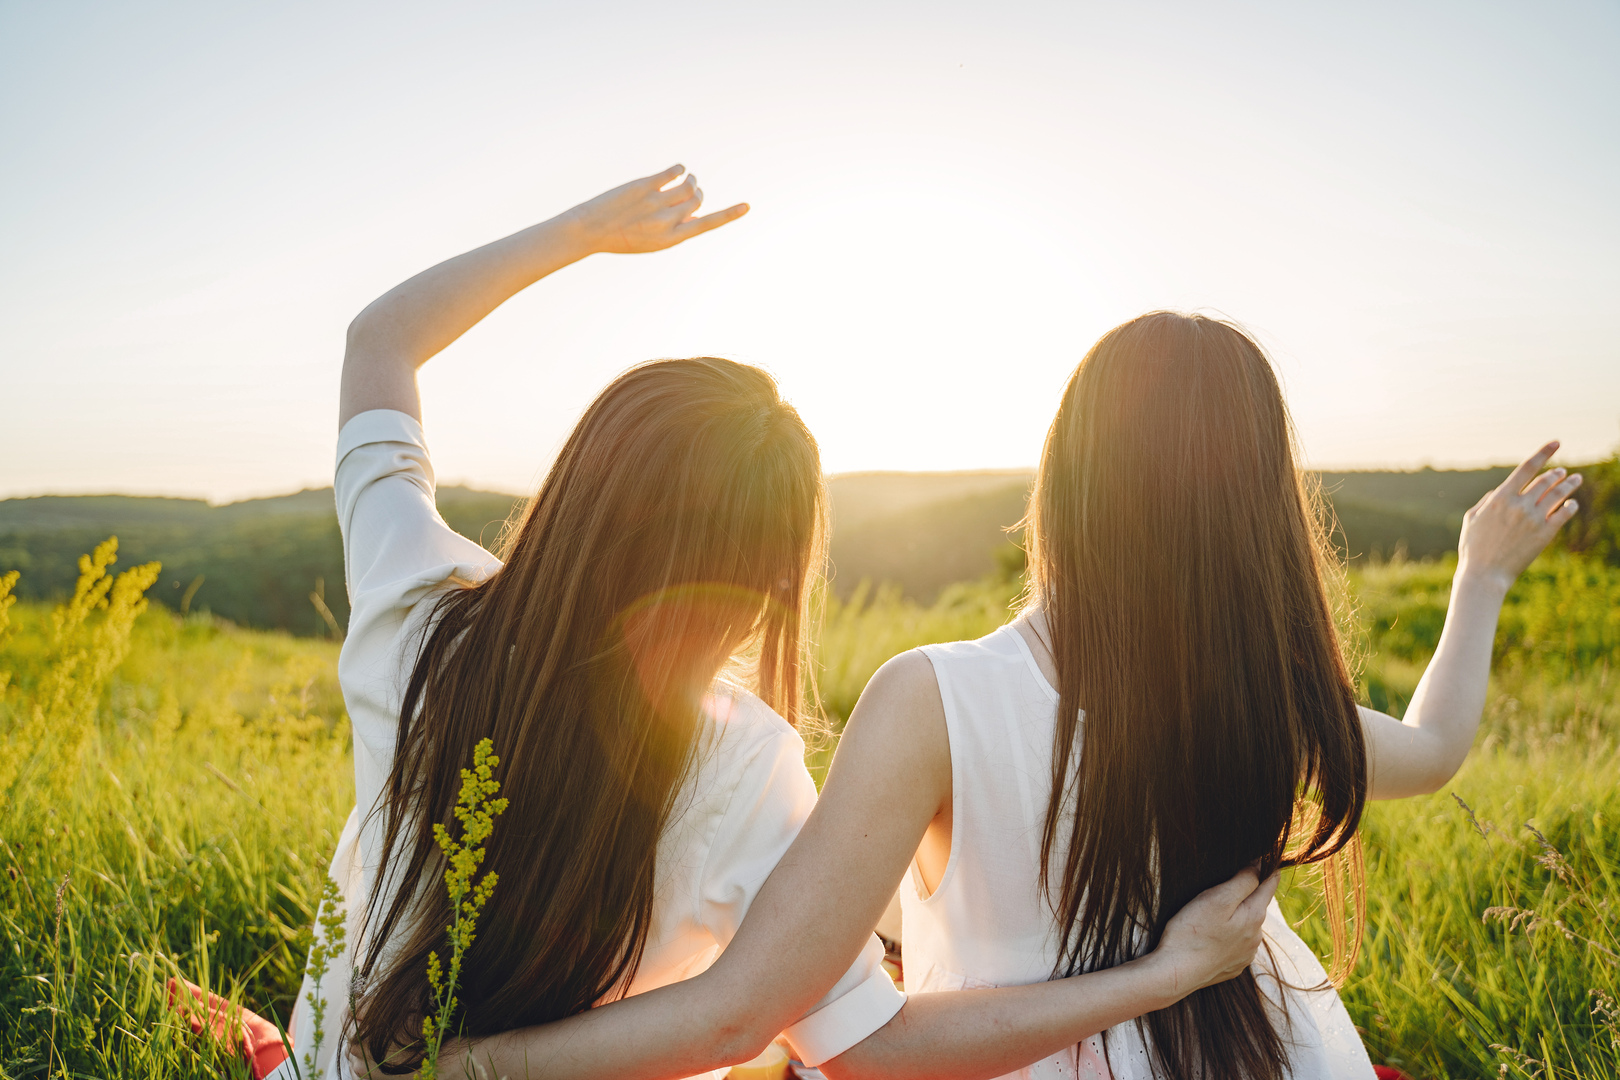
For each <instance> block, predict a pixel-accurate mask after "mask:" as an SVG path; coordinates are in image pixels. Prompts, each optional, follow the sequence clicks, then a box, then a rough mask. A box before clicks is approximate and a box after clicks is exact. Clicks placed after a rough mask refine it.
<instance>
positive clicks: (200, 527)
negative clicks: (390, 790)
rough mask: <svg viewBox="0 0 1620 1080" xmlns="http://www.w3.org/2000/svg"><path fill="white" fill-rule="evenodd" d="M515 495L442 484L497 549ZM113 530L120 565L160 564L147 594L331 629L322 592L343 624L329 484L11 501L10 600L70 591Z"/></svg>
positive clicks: (282, 625) (228, 613)
mask: <svg viewBox="0 0 1620 1080" xmlns="http://www.w3.org/2000/svg"><path fill="white" fill-rule="evenodd" d="M518 501H520V500H518V499H516V498H514V497H513V496H511V495H501V494H497V493H494V492H487V491H473V490H470V489H468V488H460V487H447V488H443V489H441V490H440V491H439V512H440V513H441V514H442V515H444V518H445V520H446V521H447V522H449V524H450V526H451V527H452V528H454V529H455V530H456V531H458V532H460V533H462V534H463V535H466V536H470V537H473V538H474V539H477V538H479V537H480V536H482V537H483V539H484V542H485V543H488V544H493V543H494V541H495V538H496V536H498V535H499V533H500V526H501V523H502V522H504V521H505V520H506V517H507V515H508V514H509V513H510V512H511V510H512V508H513V506H514V504H516V503H517V502H518ZM113 534H116V535H117V537H118V563H119V565H120V566H124V567H128V566H135V565H139V564H141V563H145V562H151V561H154V560H155V561H157V562H161V563H162V564H163V576H162V577H161V578H160V579H159V581H158V584H157V585H156V586H154V587H153V589H152V597H153V599H155V600H158V601H160V602H162V603H164V604H166V605H168V606H169V607H171V608H175V609H176V610H180V609H183V608H190V609H194V610H208V611H211V612H213V613H214V614H215V615H220V616H222V617H224V618H227V619H230V620H231V621H232V622H236V623H240V624H242V625H244V626H254V627H261V628H279V629H284V630H290V631H292V632H294V633H297V634H309V635H319V634H326V633H328V632H329V630H328V627H327V624H326V621H325V619H324V617H323V616H322V615H321V614H320V612H319V610H318V609H317V608H316V606H315V604H314V603H313V602H312V601H311V599H310V594H311V593H312V592H317V591H318V592H319V593H320V594H321V595H322V596H323V598H324V602H325V603H326V604H327V605H328V607H329V609H330V610H331V612H332V614H333V616H334V617H335V619H336V621H337V623H338V625H339V626H343V625H345V624H346V623H347V622H348V616H349V603H348V598H347V597H346V596H345V594H344V589H343V545H342V540H341V538H340V537H339V535H338V524H337V516H336V514H335V513H334V510H333V504H332V489H331V488H313V489H308V490H304V491H300V492H296V493H294V494H292V495H282V496H277V497H275V498H269V499H250V500H248V501H245V502H238V503H230V504H227V505H224V506H210V505H209V504H208V503H205V502H203V501H201V500H200V499H165V498H149V497H142V496H131V495H85V496H62V495H46V496H40V497H37V498H31V499H6V500H3V501H0V573H3V572H5V571H7V570H20V571H22V578H21V580H20V581H19V582H18V583H17V595H19V596H21V597H23V598H25V599H54V598H56V597H60V596H62V595H65V594H66V593H68V592H70V591H71V590H72V588H73V582H74V580H75V579H76V578H77V576H78V558H79V556H80V555H81V554H83V553H85V552H87V551H89V550H90V549H91V548H93V547H94V546H95V545H96V544H97V543H99V542H100V541H102V540H105V539H106V538H107V537H108V536H109V535H113Z"/></svg>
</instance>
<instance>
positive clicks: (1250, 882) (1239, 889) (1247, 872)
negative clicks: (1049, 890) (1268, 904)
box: [1204, 866, 1260, 914]
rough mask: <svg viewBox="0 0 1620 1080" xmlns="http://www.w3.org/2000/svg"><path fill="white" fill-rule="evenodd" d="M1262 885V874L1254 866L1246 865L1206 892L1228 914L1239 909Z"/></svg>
mask: <svg viewBox="0 0 1620 1080" xmlns="http://www.w3.org/2000/svg"><path fill="white" fill-rule="evenodd" d="M1259 885H1260V875H1259V873H1257V872H1256V871H1255V868H1254V867H1252V866H1245V867H1244V868H1243V869H1241V870H1239V871H1238V872H1237V873H1236V874H1234V875H1232V877H1231V878H1230V879H1229V880H1227V881H1223V882H1221V883H1220V884H1219V885H1216V886H1215V887H1214V888H1211V889H1209V890H1208V891H1206V892H1205V893H1204V895H1205V896H1207V897H1209V898H1210V899H1211V900H1212V901H1215V902H1218V903H1219V904H1220V905H1221V908H1222V909H1223V910H1224V911H1226V912H1227V913H1228V914H1230V913H1232V912H1234V911H1236V910H1237V908H1238V907H1239V906H1240V905H1241V904H1243V902H1244V901H1245V900H1247V899H1248V898H1249V897H1250V896H1251V895H1253V893H1254V891H1255V890H1256V889H1257V888H1258V887H1259Z"/></svg>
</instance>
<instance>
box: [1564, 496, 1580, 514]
mask: <svg viewBox="0 0 1620 1080" xmlns="http://www.w3.org/2000/svg"><path fill="white" fill-rule="evenodd" d="M1566 505H1568V507H1569V512H1570V513H1572V514H1573V513H1577V512H1578V511H1579V510H1580V508H1581V504H1580V503H1578V502H1576V501H1575V500H1574V499H1570V500H1569V501H1568V503H1567V504H1566Z"/></svg>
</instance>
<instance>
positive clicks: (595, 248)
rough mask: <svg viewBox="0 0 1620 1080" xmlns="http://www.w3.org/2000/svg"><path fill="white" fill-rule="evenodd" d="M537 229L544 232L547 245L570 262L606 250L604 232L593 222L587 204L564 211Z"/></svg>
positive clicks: (597, 223)
mask: <svg viewBox="0 0 1620 1080" xmlns="http://www.w3.org/2000/svg"><path fill="white" fill-rule="evenodd" d="M539 228H541V229H543V230H546V232H547V233H548V237H547V240H548V243H549V244H550V245H552V246H553V247H554V248H555V249H557V250H558V251H560V252H564V253H566V254H567V255H568V256H570V260H569V261H571V262H572V261H574V260H578V259H583V258H584V257H585V256H587V255H594V254H596V253H597V252H599V251H605V250H606V249H607V245H606V243H605V240H606V236H607V233H606V230H604V229H603V228H602V227H601V224H600V223H599V222H597V221H595V220H593V218H592V215H591V213H590V204H589V203H581V204H580V205H578V206H576V207H574V208H573V209H571V210H564V211H563V212H562V213H560V214H558V215H557V216H556V217H554V218H552V219H551V220H550V221H546V222H542V223H541V224H540V226H539Z"/></svg>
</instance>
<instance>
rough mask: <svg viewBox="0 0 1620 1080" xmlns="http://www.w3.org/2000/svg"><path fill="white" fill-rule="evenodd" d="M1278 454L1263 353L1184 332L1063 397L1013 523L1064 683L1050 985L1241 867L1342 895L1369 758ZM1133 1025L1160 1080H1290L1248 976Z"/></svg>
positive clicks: (1178, 325)
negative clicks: (1293, 870)
mask: <svg viewBox="0 0 1620 1080" xmlns="http://www.w3.org/2000/svg"><path fill="white" fill-rule="evenodd" d="M1293 442H1294V440H1293V432H1292V427H1291V424H1290V421H1289V418H1288V412H1287V408H1286V406H1285V405H1284V404H1283V399H1282V393H1281V391H1280V389H1279V388H1278V385H1277V379H1276V376H1275V374H1274V373H1273V372H1272V369H1271V365H1270V364H1269V363H1268V362H1267V360H1266V357H1265V355H1264V354H1263V353H1262V351H1261V350H1260V348H1259V346H1258V345H1256V344H1255V343H1254V342H1253V341H1252V340H1250V339H1249V338H1248V337H1247V336H1246V335H1245V334H1243V333H1242V332H1241V331H1239V330H1238V329H1237V328H1235V327H1233V326H1231V325H1228V324H1226V323H1223V322H1219V321H1216V320H1213V319H1208V318H1203V317H1200V316H1196V315H1193V316H1188V315H1180V314H1174V313H1170V312H1153V313H1151V314H1148V315H1143V316H1141V317H1140V318H1137V319H1133V320H1132V321H1130V322H1128V323H1125V324H1124V325H1123V326H1119V327H1116V328H1115V329H1113V330H1111V331H1109V332H1108V333H1107V334H1106V335H1104V336H1103V338H1102V340H1100V341H1098V342H1097V344H1096V345H1095V346H1094V347H1093V348H1092V349H1091V351H1090V352H1089V353H1088V354H1087V355H1086V357H1085V359H1083V360H1082V361H1081V362H1080V366H1079V368H1078V369H1077V370H1076V371H1075V373H1074V376H1073V378H1072V379H1070V381H1069V385H1068V388H1067V389H1066V390H1065V392H1064V395H1063V402H1062V405H1061V406H1060V408H1059V410H1058V415H1057V419H1056V420H1054V421H1053V423H1052V427H1051V431H1050V432H1049V433H1048V435H1047V439H1046V447H1045V450H1044V452H1043V454H1042V457H1041V464H1040V470H1039V474H1038V476H1037V479H1036V482H1035V491H1034V495H1033V496H1032V499H1031V509H1030V516H1029V521H1028V528H1029V533H1028V535H1029V539H1030V543H1031V559H1030V566H1031V594H1032V595H1031V599H1032V600H1033V601H1035V602H1038V603H1039V604H1040V605H1041V606H1042V607H1043V608H1044V610H1045V612H1046V616H1047V620H1048V624H1049V626H1050V633H1051V641H1050V646H1051V650H1052V657H1053V661H1054V663H1055V664H1056V667H1057V673H1058V688H1057V689H1058V719H1057V735H1056V746H1055V750H1056V752H1055V754H1054V756H1053V771H1052V794H1051V799H1050V801H1049V803H1048V806H1047V814H1046V826H1045V833H1044V836H1043V840H1042V855H1043V859H1044V869H1043V874H1042V888H1043V889H1044V890H1045V893H1046V895H1047V896H1048V897H1050V898H1051V900H1052V902H1053V905H1054V911H1055V913H1056V915H1057V918H1058V926H1059V928H1060V931H1061V935H1062V949H1061V956H1060V958H1059V961H1058V965H1057V971H1056V974H1059V975H1067V974H1073V973H1075V972H1079V971H1085V970H1091V969H1096V968H1101V967H1107V966H1110V965H1113V964H1118V963H1120V962H1122V961H1124V960H1128V959H1130V958H1131V957H1132V956H1136V955H1140V954H1141V953H1142V952H1144V951H1146V950H1147V949H1148V948H1151V947H1152V946H1154V945H1155V944H1157V942H1158V939H1159V937H1160V935H1161V934H1162V933H1163V931H1164V927H1165V924H1166V923H1167V922H1168V921H1169V919H1170V916H1172V915H1174V914H1175V912H1176V911H1177V910H1179V909H1180V908H1181V907H1182V906H1183V905H1184V904H1186V903H1187V901H1189V900H1191V899H1192V898H1193V897H1194V896H1195V895H1196V894H1197V893H1199V892H1200V891H1202V890H1204V889H1206V888H1208V887H1210V886H1212V885H1215V884H1217V883H1219V882H1221V881H1224V880H1226V879H1227V878H1229V877H1231V876H1232V875H1233V874H1235V873H1236V872H1237V871H1238V870H1239V869H1241V868H1242V867H1244V866H1246V865H1248V864H1250V863H1254V862H1257V861H1258V863H1259V864H1260V870H1261V875H1262V876H1265V875H1267V874H1269V873H1270V872H1271V870H1273V869H1275V868H1277V867H1279V866H1291V865H1300V864H1304V863H1312V862H1323V861H1324V860H1328V861H1329V862H1330V864H1331V863H1333V862H1338V861H1347V862H1350V863H1352V864H1353V865H1352V867H1351V872H1350V877H1351V878H1352V880H1358V872H1357V870H1356V869H1355V866H1357V865H1359V864H1358V863H1357V861H1356V860H1355V859H1353V858H1345V859H1343V860H1340V859H1339V858H1338V856H1339V854H1340V853H1341V852H1344V853H1345V855H1346V856H1351V855H1353V854H1354V853H1355V851H1356V849H1355V848H1354V847H1353V846H1351V847H1348V848H1347V845H1352V844H1353V838H1354V836H1355V830H1356V827H1357V825H1358V823H1359V822H1360V819H1361V812H1362V807H1363V804H1364V803H1365V800H1366V794H1367V766H1366V747H1365V744H1364V742H1363V737H1362V731H1361V724H1360V720H1359V718H1358V716H1357V713H1356V702H1355V692H1354V688H1353V686H1352V682H1351V677H1350V673H1349V670H1348V668H1347V666H1346V664H1345V661H1344V658H1343V654H1342V651H1341V648H1340V643H1339V638H1338V633H1337V630H1336V627H1335V622H1334V618H1333V610H1332V605H1331V604H1330V601H1329V596H1328V592H1327V589H1326V588H1325V585H1324V579H1325V577H1326V571H1328V570H1329V569H1330V563H1329V560H1330V559H1332V558H1333V556H1332V555H1331V554H1330V549H1329V548H1328V547H1327V545H1326V543H1325V528H1324V519H1323V516H1322V514H1321V511H1320V506H1319V501H1318V498H1317V495H1316V492H1315V491H1314V489H1313V488H1311V487H1310V486H1309V485H1308V484H1307V483H1306V482H1305V480H1304V479H1303V478H1302V476H1301V474H1300V472H1299V470H1298V468H1297V467H1296V465H1295V455H1294V449H1293ZM1082 710H1084V715H1083V717H1082ZM1082 744H1083V750H1082ZM1064 821H1069V822H1071V824H1070V825H1069V827H1068V829H1067V830H1066V831H1067V835H1063V833H1064V831H1065V830H1064V828H1063V823H1064ZM1331 871H1332V872H1328V873H1324V875H1323V878H1324V882H1326V883H1327V891H1328V898H1329V901H1330V903H1329V910H1330V914H1336V915H1339V916H1342V915H1343V914H1344V904H1343V892H1342V883H1343V877H1342V876H1341V872H1340V870H1339V868H1338V867H1337V866H1332V867H1331ZM1353 891H1354V892H1355V895H1356V896H1357V897H1358V898H1359V895H1360V893H1359V887H1358V888H1356V889H1355V890H1353ZM1342 925H1343V919H1342V918H1338V919H1335V926H1336V927H1338V928H1342ZM1341 940H1342V939H1341V937H1340V935H1339V934H1335V951H1336V952H1342V951H1343V949H1342V946H1341V944H1340V942H1341ZM1347 962H1348V961H1343V958H1342V957H1341V964H1338V965H1336V967H1339V966H1343V963H1347ZM1139 1023H1142V1024H1144V1025H1145V1028H1146V1031H1145V1034H1146V1035H1147V1036H1148V1041H1149V1043H1150V1045H1151V1047H1152V1051H1151V1052H1152V1056H1153V1062H1152V1064H1153V1067H1154V1072H1155V1074H1156V1075H1160V1076H1169V1077H1173V1078H1175V1080H1195V1078H1199V1080H1202V1078H1210V1077H1215V1076H1221V1077H1230V1076H1242V1077H1247V1078H1252V1080H1282V1078H1283V1077H1284V1076H1285V1075H1286V1072H1287V1058H1286V1056H1285V1052H1284V1042H1283V1039H1282V1037H1281V1036H1280V1035H1279V1033H1278V1031H1277V1030H1276V1026H1275V1024H1274V1023H1273V1019H1272V1017H1271V1016H1270V1015H1268V1011H1267V1006H1266V1004H1265V1002H1264V1001H1263V998H1262V994H1261V990H1260V987H1259V986H1258V984H1257V983H1256V981H1255V977H1254V975H1253V973H1252V972H1245V973H1244V974H1243V975H1242V976H1240V977H1239V978H1237V979H1234V980H1231V981H1230V982H1225V983H1221V984H1218V985H1215V986H1210V987H1207V988H1205V989H1203V990H1200V991H1198V992H1196V993H1194V994H1192V995H1191V996H1189V997H1188V998H1186V999H1184V1000H1183V1001H1181V1002H1180V1003H1179V1004H1177V1005H1174V1006H1172V1007H1171V1008H1168V1009H1164V1010H1161V1011H1159V1012H1155V1013H1151V1014H1149V1015H1148V1016H1147V1017H1145V1018H1144V1019H1143V1020H1142V1021H1139Z"/></svg>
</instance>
